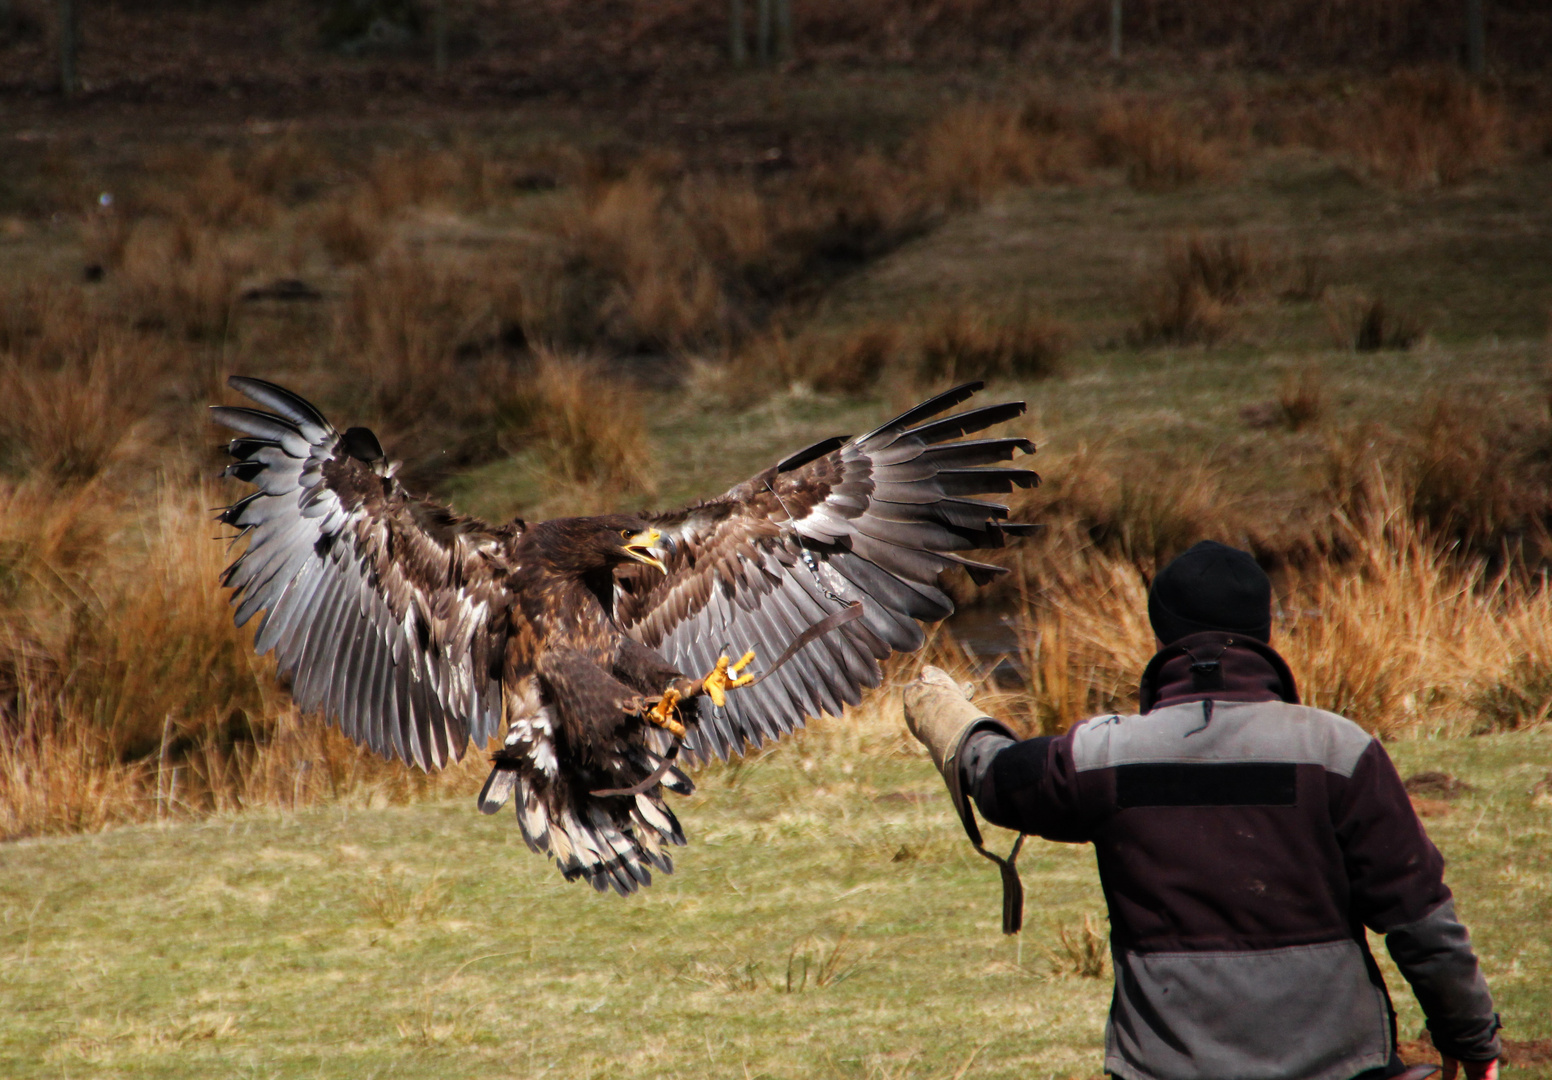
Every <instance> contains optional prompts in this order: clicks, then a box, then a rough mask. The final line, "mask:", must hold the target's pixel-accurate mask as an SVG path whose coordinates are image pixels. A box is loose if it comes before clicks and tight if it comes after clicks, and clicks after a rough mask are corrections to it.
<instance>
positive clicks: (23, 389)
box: [0, 288, 171, 483]
mask: <svg viewBox="0 0 1552 1080" xmlns="http://www.w3.org/2000/svg"><path fill="white" fill-rule="evenodd" d="M170 367H171V365H170V361H169V358H168V355H167V351H166V350H165V349H164V348H163V347H162V346H161V345H160V344H159V343H156V342H153V341H151V340H148V339H146V338H145V337H144V336H142V335H139V334H136V333H134V332H131V331H128V330H125V329H124V328H123V327H120V326H117V325H114V324H113V323H112V322H110V321H108V320H106V319H104V318H103V317H101V316H99V315H97V314H96V313H94V312H93V311H92V310H91V309H90V308H88V307H87V306H86V304H85V303H84V301H83V298H82V296H81V292H80V290H79V289H63V288H33V289H28V290H23V291H22V292H21V293H18V294H15V295H13V296H11V297H8V298H7V299H6V301H5V302H4V313H3V315H0V466H3V467H4V468H6V469H7V470H8V471H10V472H12V473H14V474H22V473H27V472H33V473H36V474H39V475H41V476H44V477H48V478H50V479H52V480H54V481H55V482H60V483H73V482H78V481H82V480H88V479H91V478H92V477H94V476H96V475H97V474H98V473H100V472H102V471H103V469H105V468H106V467H107V466H108V464H109V462H110V461H111V460H112V459H113V458H114V457H115V455H116V454H117V453H118V451H119V450H120V448H121V447H122V446H123V445H124V444H125V443H126V441H127V440H129V439H130V437H131V436H132V435H133V433H134V432H135V430H136V429H137V428H138V427H139V426H140V425H141V423H142V421H143V419H144V418H145V416H146V414H147V413H148V412H149V411H150V409H151V405H152V403H153V401H154V399H155V396H156V393H157V389H158V387H159V386H160V385H161V384H162V382H163V380H164V378H165V377H166V376H167V375H168V374H169V371H170Z"/></svg>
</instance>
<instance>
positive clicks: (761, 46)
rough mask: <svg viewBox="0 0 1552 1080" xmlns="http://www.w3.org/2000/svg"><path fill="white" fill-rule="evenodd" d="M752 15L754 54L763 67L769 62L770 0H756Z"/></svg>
mask: <svg viewBox="0 0 1552 1080" xmlns="http://www.w3.org/2000/svg"><path fill="white" fill-rule="evenodd" d="M754 17H755V28H754V54H755V57H756V58H757V59H758V60H759V61H760V66H761V67H764V66H765V65H766V64H769V63H770V62H771V0H757V2H756V4H755V6H754Z"/></svg>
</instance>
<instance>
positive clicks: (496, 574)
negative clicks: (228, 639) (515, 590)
mask: <svg viewBox="0 0 1552 1080" xmlns="http://www.w3.org/2000/svg"><path fill="white" fill-rule="evenodd" d="M231 386H232V387H233V389H235V390H238V391H239V392H241V393H243V394H245V395H246V396H247V397H249V398H250V399H251V400H253V401H254V402H256V403H257V404H259V405H261V406H264V408H265V409H268V410H271V411H268V412H266V411H262V410H259V409H253V408H247V407H237V406H218V407H216V408H214V409H212V411H211V412H212V416H213V418H214V419H215V420H216V421H218V422H220V423H222V424H225V425H226V426H227V427H230V428H233V429H235V430H236V431H238V432H239V433H241V437H239V438H237V439H234V440H232V442H231V443H230V445H229V450H230V452H231V453H232V455H233V457H235V458H237V462H236V463H235V464H233V465H231V466H229V467H228V468H227V475H228V476H231V477H233V478H235V479H238V480H241V481H244V482H246V483H249V484H252V485H253V486H254V488H255V490H254V491H252V492H251V493H249V494H248V495H246V496H244V497H243V498H242V499H239V500H238V501H237V502H236V503H234V504H233V505H232V506H231V507H228V508H227V509H226V511H225V512H224V513H223V514H222V515H221V518H222V520H223V521H224V522H226V523H227V524H229V525H232V526H234V527H235V528H237V529H238V530H239V535H240V536H246V537H247V546H246V548H245V549H244V550H243V552H242V553H241V554H240V555H239V556H238V557H237V558H236V559H235V560H234V561H233V563H232V564H231V566H229V567H228V568H227V570H226V573H225V574H224V576H223V579H222V580H223V583H224V584H226V585H228V586H230V587H231V589H232V603H233V604H234V606H235V607H236V611H235V616H234V617H235V618H236V620H237V622H238V623H239V624H242V623H245V622H247V621H248V620H249V619H251V618H253V616H254V615H256V614H258V613H259V612H260V611H262V612H263V619H262V621H261V622H260V624H259V627H258V631H257V634H256V636H255V640H254V646H255V648H256V649H257V650H258V651H259V652H260V653H264V652H269V651H271V650H273V651H274V653H275V656H276V659H277V662H278V663H279V666H280V669H281V672H282V674H283V675H285V676H287V677H288V678H289V679H290V680H291V686H292V693H293V696H294V697H295V699H296V702H297V704H298V706H299V707H301V708H302V709H303V710H306V711H311V710H319V711H322V712H324V713H325V714H326V715H327V716H328V717H329V718H330V719H332V720H334V721H335V722H336V723H338V724H339V725H340V728H341V730H342V731H344V732H345V733H346V734H347V735H349V736H350V737H351V738H353V739H356V740H358V741H360V742H363V743H365V744H366V745H368V746H370V747H371V748H372V749H374V750H376V751H378V752H379V753H382V754H385V755H391V756H396V757H399V758H402V759H403V760H405V761H407V762H413V763H415V764H417V765H419V766H421V767H422V768H429V767H434V766H441V765H444V764H446V763H447V762H448V761H449V760H451V759H455V758H458V757H461V756H462V754H463V752H464V750H465V748H466V745H467V743H468V739H469V736H470V735H471V734H472V735H473V736H474V737H475V738H476V739H478V740H480V741H482V742H483V741H484V740H485V739H486V738H488V737H489V736H491V735H492V734H494V733H495V732H494V730H493V729H494V727H495V725H496V724H497V723H498V722H499V718H500V709H499V707H498V706H499V702H500V686H499V681H500V678H501V672H500V671H499V670H492V664H491V663H490V658H491V657H498V658H500V657H504V656H505V655H506V633H507V631H506V623H505V621H504V620H503V619H497V618H492V613H494V612H497V611H504V610H506V607H507V606H509V605H510V603H511V602H512V600H513V597H512V596H511V595H510V592H509V586H508V585H507V582H508V581H509V580H510V577H511V574H512V572H513V570H514V569H515V566H514V555H513V552H514V548H515V544H516V541H517V540H518V538H519V537H520V535H521V529H522V526H521V524H520V523H514V524H512V525H508V526H503V527H500V528H493V527H491V526H488V525H485V524H484V523H482V522H479V521H476V520H474V519H472V518H465V517H461V516H459V515H456V514H453V513H451V512H449V511H447V510H445V509H443V508H442V507H438V506H436V505H434V504H431V503H428V502H424V501H422V500H418V499H415V498H413V497H411V496H410V495H409V494H408V493H406V492H405V490H404V488H403V487H402V486H401V485H400V484H399V483H398V481H397V480H395V479H394V478H393V476H392V473H393V469H392V468H391V467H389V465H388V463H387V462H386V461H384V460H382V458H381V449H380V447H378V444H377V440H376V437H375V436H373V435H371V434H370V433H367V432H365V429H361V428H355V429H351V431H350V432H347V433H345V434H343V435H342V434H341V433H340V432H338V431H337V430H336V429H335V428H334V427H333V425H331V424H330V423H329V422H328V420H326V419H325V418H324V416H323V414H322V413H321V412H319V411H318V409H316V408H315V407H314V406H312V405H311V404H309V403H308V402H306V401H305V400H303V399H302V398H300V397H298V396H297V395H295V394H293V393H291V392H290V391H288V390H285V389H282V388H281V387H278V386H275V385H274V384H272V383H267V382H264V381H262V380H259V379H249V378H241V377H238V378H233V379H232V380H231Z"/></svg>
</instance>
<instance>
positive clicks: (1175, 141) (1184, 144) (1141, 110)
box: [1095, 102, 1228, 191]
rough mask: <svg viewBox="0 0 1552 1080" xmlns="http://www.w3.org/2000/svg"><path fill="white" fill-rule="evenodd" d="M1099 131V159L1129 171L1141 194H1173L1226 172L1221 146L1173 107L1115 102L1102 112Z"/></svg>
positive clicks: (1225, 161) (1225, 157) (1097, 130)
mask: <svg viewBox="0 0 1552 1080" xmlns="http://www.w3.org/2000/svg"><path fill="white" fill-rule="evenodd" d="M1095 131H1096V141H1097V145H1098V151H1099V156H1100V160H1101V161H1102V162H1103V163H1104V164H1107V165H1118V166H1120V167H1122V168H1123V169H1125V170H1126V180H1127V183H1129V184H1130V185H1131V186H1132V187H1134V188H1136V189H1137V190H1138V191H1175V190H1178V189H1179V188H1183V187H1187V186H1189V185H1191V184H1194V183H1196V182H1197V181H1199V180H1209V179H1214V178H1216V177H1219V176H1222V175H1223V174H1224V173H1225V172H1227V171H1228V157H1227V155H1226V154H1225V152H1224V150H1223V148H1222V147H1221V146H1219V145H1218V144H1216V143H1213V142H1209V141H1208V140H1207V139H1206V138H1205V137H1204V136H1203V134H1202V131H1201V128H1200V127H1198V126H1197V125H1196V124H1194V123H1192V122H1191V121H1189V120H1187V119H1186V118H1184V117H1182V116H1180V115H1179V114H1178V113H1177V112H1175V111H1174V110H1172V109H1169V108H1164V107H1157V106H1152V105H1147V104H1144V103H1141V102H1130V103H1127V102H1115V103H1112V104H1110V105H1109V106H1107V107H1106V108H1105V109H1104V111H1103V112H1101V114H1100V116H1099V120H1098V123H1097V125H1096V129H1095Z"/></svg>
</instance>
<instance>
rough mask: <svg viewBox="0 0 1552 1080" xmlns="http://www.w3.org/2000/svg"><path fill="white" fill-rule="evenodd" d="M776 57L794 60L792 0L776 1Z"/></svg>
mask: <svg viewBox="0 0 1552 1080" xmlns="http://www.w3.org/2000/svg"><path fill="white" fill-rule="evenodd" d="M776 57H777V59H779V60H791V59H792V0H776Z"/></svg>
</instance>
